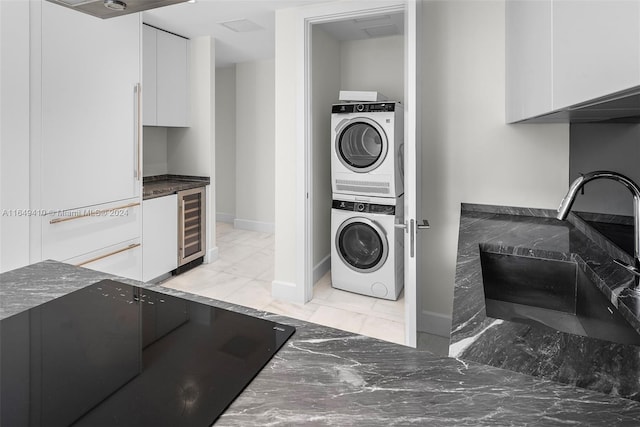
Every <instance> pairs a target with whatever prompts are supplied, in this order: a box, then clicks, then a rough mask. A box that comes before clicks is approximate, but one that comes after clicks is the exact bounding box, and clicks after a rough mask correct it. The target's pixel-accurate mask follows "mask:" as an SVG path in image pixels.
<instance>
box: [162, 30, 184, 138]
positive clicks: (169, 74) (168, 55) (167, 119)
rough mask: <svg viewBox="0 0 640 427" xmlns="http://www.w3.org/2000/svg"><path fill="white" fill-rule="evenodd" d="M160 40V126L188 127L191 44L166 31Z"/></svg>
mask: <svg viewBox="0 0 640 427" xmlns="http://www.w3.org/2000/svg"><path fill="white" fill-rule="evenodd" d="M156 36H157V47H158V49H157V76H156V79H157V81H156V85H157V88H158V90H157V125H158V126H188V125H189V124H188V117H189V72H188V69H189V67H188V61H189V52H188V47H189V43H188V40H187V39H184V38H182V37H178V36H175V35H173V34H169V33H167V32H164V31H158V32H157V34H156Z"/></svg>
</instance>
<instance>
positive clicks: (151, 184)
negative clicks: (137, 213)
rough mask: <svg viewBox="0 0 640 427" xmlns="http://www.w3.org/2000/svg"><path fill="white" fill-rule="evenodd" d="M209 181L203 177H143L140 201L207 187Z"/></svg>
mask: <svg viewBox="0 0 640 427" xmlns="http://www.w3.org/2000/svg"><path fill="white" fill-rule="evenodd" d="M210 183H211V179H210V178H209V177H203V176H187V175H156V176H145V177H144V178H143V180H142V199H143V200H148V199H154V198H156V197H162V196H168V195H170V194H175V193H177V192H178V191H182V190H190V189H192V188H198V187H204V186H205V185H209V184H210Z"/></svg>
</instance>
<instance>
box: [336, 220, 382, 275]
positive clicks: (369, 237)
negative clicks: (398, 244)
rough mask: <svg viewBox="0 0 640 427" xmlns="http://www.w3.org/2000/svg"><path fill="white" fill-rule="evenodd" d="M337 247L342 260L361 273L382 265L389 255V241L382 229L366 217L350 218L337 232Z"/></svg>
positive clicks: (376, 268)
mask: <svg viewBox="0 0 640 427" xmlns="http://www.w3.org/2000/svg"><path fill="white" fill-rule="evenodd" d="M335 244H336V248H337V249H338V254H339V255H340V258H341V259H342V261H343V262H344V263H345V264H346V265H347V266H349V267H350V268H351V269H353V270H355V271H357V272H360V273H371V272H374V271H376V270H378V269H379V268H380V267H382V266H383V265H384V263H385V261H386V260H387V256H388V255H389V242H388V241H387V236H386V235H385V233H384V232H383V231H382V229H381V228H380V227H379V226H378V225H377V224H376V223H375V222H373V221H371V220H369V219H366V218H358V217H356V218H350V219H348V220H346V221H345V222H343V223H342V224H341V225H340V227H339V228H338V231H337V233H336V242H335Z"/></svg>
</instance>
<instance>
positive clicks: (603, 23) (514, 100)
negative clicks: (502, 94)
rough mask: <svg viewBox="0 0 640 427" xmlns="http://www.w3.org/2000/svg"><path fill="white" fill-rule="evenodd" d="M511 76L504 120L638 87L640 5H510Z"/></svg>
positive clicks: (566, 0)
mask: <svg viewBox="0 0 640 427" xmlns="http://www.w3.org/2000/svg"><path fill="white" fill-rule="evenodd" d="M506 71H507V75H506V79H507V85H506V94H507V99H506V103H507V122H516V121H520V120H525V119H529V118H532V117H535V116H540V115H543V114H548V113H551V112H554V111H562V110H568V109H569V107H572V106H575V105H577V104H582V103H586V102H588V101H592V100H594V99H597V98H601V97H605V96H609V95H612V94H614V93H617V92H621V91H628V90H630V89H634V88H638V89H640V0H508V1H507V3H506ZM565 117H568V115H566V116H565Z"/></svg>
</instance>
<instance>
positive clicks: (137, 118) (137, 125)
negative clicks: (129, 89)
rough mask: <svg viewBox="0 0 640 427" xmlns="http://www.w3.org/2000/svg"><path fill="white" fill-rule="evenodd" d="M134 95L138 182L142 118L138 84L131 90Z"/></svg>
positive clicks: (139, 175)
mask: <svg viewBox="0 0 640 427" xmlns="http://www.w3.org/2000/svg"><path fill="white" fill-rule="evenodd" d="M133 91H134V93H135V95H136V102H135V112H134V114H135V116H134V117H135V120H134V121H135V135H136V143H135V144H136V146H135V148H136V159H135V176H136V180H137V181H140V180H141V179H142V176H141V175H142V173H141V171H142V167H141V165H140V162H141V159H142V155H141V153H140V151H141V146H142V126H141V124H142V117H141V112H142V86H141V85H140V83H136V85H135V87H134V89H133Z"/></svg>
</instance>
